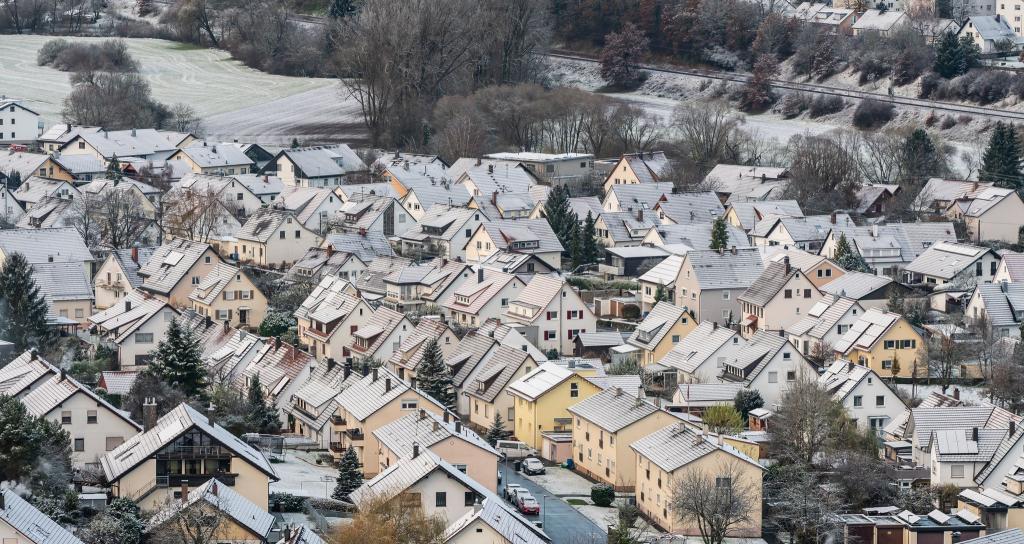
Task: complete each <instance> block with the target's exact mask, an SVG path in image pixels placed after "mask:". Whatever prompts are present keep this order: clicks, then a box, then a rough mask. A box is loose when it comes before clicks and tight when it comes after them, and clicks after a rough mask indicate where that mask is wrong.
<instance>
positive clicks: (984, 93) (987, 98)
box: [967, 70, 1014, 104]
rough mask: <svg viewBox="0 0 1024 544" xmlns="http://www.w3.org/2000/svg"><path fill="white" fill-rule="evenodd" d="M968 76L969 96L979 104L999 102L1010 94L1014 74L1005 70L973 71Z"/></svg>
mask: <svg viewBox="0 0 1024 544" xmlns="http://www.w3.org/2000/svg"><path fill="white" fill-rule="evenodd" d="M967 77H969V78H970V82H969V83H968V85H967V93H968V94H967V98H968V99H970V100H973V101H975V102H978V103H979V104H991V103H992V102H998V101H999V100H1002V99H1004V98H1006V97H1007V95H1009V94H1010V89H1011V88H1012V87H1013V83H1014V81H1013V80H1014V76H1013V75H1011V74H1009V73H1007V72H1003V71H999V70H991V71H973V72H971V73H970V74H969V75H968V76H967Z"/></svg>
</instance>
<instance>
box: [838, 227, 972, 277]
mask: <svg viewBox="0 0 1024 544" xmlns="http://www.w3.org/2000/svg"><path fill="white" fill-rule="evenodd" d="M843 236H845V237H846V241H847V243H848V244H849V246H850V249H852V250H853V251H856V252H857V253H858V254H860V256H861V257H863V258H864V261H865V262H867V264H868V266H869V267H870V268H871V270H872V272H874V273H875V274H876V275H879V276H888V277H890V278H895V277H899V273H900V270H902V269H903V267H904V266H906V265H907V264H908V263H910V262H911V261H913V260H914V259H916V258H917V257H918V256H919V255H921V254H922V253H924V251H925V250H926V249H928V248H929V247H931V245H932V244H935V243H938V242H956V241H957V240H956V230H955V229H954V228H953V224H952V223H949V222H924V223H894V224H890V225H868V226H864V227H855V226H852V223H851V224H849V225H846V224H838V223H837V224H836V225H833V226H832V228H831V231H830V232H829V233H828V236H827V237H826V238H825V242H824V243H823V244H822V246H821V250H820V251H819V254H821V255H825V256H826V257H828V258H830V259H834V258H835V249H836V245H837V244H838V242H839V240H840V239H841V238H842V237H843Z"/></svg>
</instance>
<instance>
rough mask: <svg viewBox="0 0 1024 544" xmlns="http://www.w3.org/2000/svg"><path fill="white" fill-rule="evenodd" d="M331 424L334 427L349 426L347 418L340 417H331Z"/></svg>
mask: <svg viewBox="0 0 1024 544" xmlns="http://www.w3.org/2000/svg"><path fill="white" fill-rule="evenodd" d="M331 423H332V424H334V425H348V422H347V421H345V418H343V417H341V416H339V415H333V416H331Z"/></svg>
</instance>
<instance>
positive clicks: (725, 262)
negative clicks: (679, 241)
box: [684, 248, 764, 289]
mask: <svg viewBox="0 0 1024 544" xmlns="http://www.w3.org/2000/svg"><path fill="white" fill-rule="evenodd" d="M687 261H688V262H689V263H690V265H691V267H692V268H693V273H694V276H695V277H696V280H697V282H698V283H699V284H700V288H701V289H741V288H742V289H746V288H747V287H750V286H751V285H752V284H753V283H754V281H756V280H757V278H758V277H759V276H760V275H761V273H762V272H763V271H764V264H763V263H762V261H761V253H760V251H758V250H757V248H742V249H740V248H737V249H736V250H735V253H733V252H732V251H723V252H718V251H715V250H713V249H705V250H700V251H690V252H687V254H686V257H685V258H684V262H687Z"/></svg>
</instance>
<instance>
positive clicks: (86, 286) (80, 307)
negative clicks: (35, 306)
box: [32, 262, 94, 328]
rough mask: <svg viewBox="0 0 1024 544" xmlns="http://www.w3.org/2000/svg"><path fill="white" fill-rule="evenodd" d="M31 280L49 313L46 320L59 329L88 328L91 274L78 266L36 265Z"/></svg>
mask: <svg viewBox="0 0 1024 544" xmlns="http://www.w3.org/2000/svg"><path fill="white" fill-rule="evenodd" d="M32 279H33V280H35V283H36V286H38V287H39V294H41V295H43V298H44V299H45V300H46V304H47V306H48V307H49V311H48V312H47V314H46V320H47V322H48V323H50V324H56V325H60V326H71V327H72V328H74V327H77V326H88V324H89V322H88V321H87V320H88V318H89V316H90V315H92V310H93V298H94V296H93V292H92V282H90V281H89V276H88V274H86V273H85V271H84V270H82V266H81V265H80V264H78V263H67V262H62V263H58V262H54V263H34V264H33V265H32Z"/></svg>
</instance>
